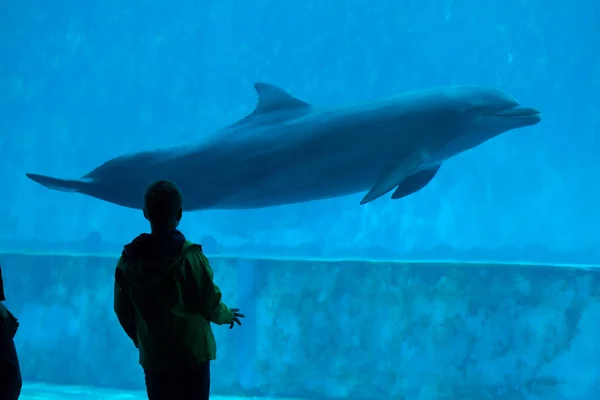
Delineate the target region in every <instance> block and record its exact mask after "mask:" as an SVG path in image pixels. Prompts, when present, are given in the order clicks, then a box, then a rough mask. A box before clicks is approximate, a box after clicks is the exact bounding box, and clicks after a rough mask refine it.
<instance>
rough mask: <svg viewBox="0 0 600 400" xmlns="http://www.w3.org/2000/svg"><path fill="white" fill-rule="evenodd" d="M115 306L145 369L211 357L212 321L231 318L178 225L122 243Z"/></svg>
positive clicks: (213, 348)
mask: <svg viewBox="0 0 600 400" xmlns="http://www.w3.org/2000/svg"><path fill="white" fill-rule="evenodd" d="M114 308H115V313H116V314H117V317H118V319H119V322H120V323H121V326H122V327H123V329H124V330H125V332H126V333H127V335H129V337H130V338H131V339H132V340H133V342H134V344H135V345H136V347H137V348H138V349H139V352H140V364H141V365H142V367H143V368H144V369H146V370H157V371H161V370H169V369H172V368H182V367H183V368H185V367H188V366H189V367H192V366H195V365H198V364H201V363H204V362H206V361H210V360H214V359H215V358H216V344H215V337H214V334H213V332H212V329H211V326H210V323H211V322H213V323H215V324H218V325H222V324H229V323H231V322H232V320H233V313H232V312H231V310H230V309H229V308H228V307H227V306H226V305H225V304H224V303H223V302H222V301H221V291H220V289H219V288H218V286H216V285H215V284H214V282H213V271H212V269H211V267H210V264H209V262H208V259H207V258H206V257H205V256H204V254H203V253H202V247H201V246H199V245H196V244H193V243H191V242H189V241H187V240H185V237H184V236H183V234H181V232H179V231H177V230H175V231H170V232H165V233H160V234H142V235H140V236H138V237H137V238H136V239H135V240H133V241H132V242H131V243H130V244H128V245H126V246H125V248H124V250H123V253H122V255H121V258H120V259H119V262H118V263H117V267H116V270H115V293H114Z"/></svg>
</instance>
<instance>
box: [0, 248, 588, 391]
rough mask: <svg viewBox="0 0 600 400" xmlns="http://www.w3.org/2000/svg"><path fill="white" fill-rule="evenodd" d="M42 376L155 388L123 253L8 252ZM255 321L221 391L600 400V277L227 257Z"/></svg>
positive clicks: (26, 361) (33, 363)
mask: <svg viewBox="0 0 600 400" xmlns="http://www.w3.org/2000/svg"><path fill="white" fill-rule="evenodd" d="M1 260H2V265H3V270H4V275H5V285H6V292H7V297H8V298H9V302H8V306H9V307H10V308H11V310H12V311H13V312H14V313H15V314H16V315H17V317H18V318H19V319H20V322H21V328H20V330H19V332H18V336H17V345H18V349H19V355H20V358H21V364H22V372H23V375H24V378H25V379H26V380H30V381H40V382H49V383H50V382H51V383H69V384H79V385H101V386H111V387H120V388H143V375H142V371H141V369H140V367H139V365H137V353H136V349H135V348H134V347H133V345H132V344H131V342H130V341H129V339H128V338H127V337H126V335H125V334H124V333H123V332H122V331H121V329H120V326H119V324H118V322H117V320H116V318H115V316H114V314H113V311H112V283H113V273H114V264H115V262H116V260H115V259H113V258H102V257H75V256H47V255H11V254H5V255H2V257H1ZM212 263H213V267H214V270H215V275H216V280H217V282H218V283H219V284H220V286H221V288H222V290H223V293H224V300H225V301H226V303H227V304H228V305H230V306H232V307H233V306H238V307H240V308H241V309H242V310H243V311H244V313H245V314H246V316H247V318H246V321H245V323H244V326H242V327H241V328H238V327H236V328H235V329H233V330H229V329H228V328H227V327H215V329H214V330H215V333H216V336H217V343H218V355H217V357H218V360H217V361H216V362H214V363H213V366H212V373H213V376H212V390H213V392H214V393H221V394H240V393H244V394H247V395H255V396H260V395H277V396H295V397H313V398H348V399H372V398H379V399H386V398H394V399H418V400H434V399H435V400H443V399H456V398H460V399H464V400H476V399H477V400H482V399H485V400H488V399H494V400H497V399H511V400H518V399H569V400H571V399H573V400H579V399H581V400H584V399H586V400H587V399H592V398H600V345H599V344H598V340H597V334H598V332H599V329H600V270H598V271H596V270H584V269H566V268H551V267H531V266H507V265H475V264H473V265H459V264H406V263H404V264H403V263H369V262H359V261H343V262H342V261H340V262H324V261H294V260H248V259H237V258H213V259H212Z"/></svg>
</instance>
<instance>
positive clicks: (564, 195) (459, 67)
mask: <svg viewBox="0 0 600 400" xmlns="http://www.w3.org/2000/svg"><path fill="white" fill-rule="evenodd" d="M599 27H600V2H598V1H594V0H573V1H571V2H552V1H542V0H502V1H500V0H480V1H465V0H441V1H440V0H420V1H416V0H401V1H393V0H380V1H367V0H321V1H316V0H303V1H300V0H265V1H259V0H248V1H234V0H220V1H206V0H193V1H192V0H180V1H178V2H175V3H169V2H164V1H163V2H159V1H152V0H130V1H127V2H122V1H115V0H106V1H96V2H92V1H73V0H56V1H52V2H49V1H41V0H29V1H24V2H18V1H7V2H4V3H2V4H1V5H0V160H1V162H0V182H2V185H3V189H2V196H0V227H1V228H2V229H0V250H2V251H4V252H5V253H21V254H23V253H32V252H40V253H44V254H47V253H52V252H59V253H73V254H83V253H86V254H89V253H101V254H105V255H106V254H110V255H115V256H116V255H118V254H119V251H120V248H121V246H122V245H123V244H124V243H126V242H128V241H129V240H130V239H131V238H133V237H134V236H136V235H137V234H138V233H139V232H140V231H144V230H146V229H147V228H146V221H145V220H144V219H143V218H142V216H141V213H140V212H139V211H136V210H129V209H125V208H121V207H118V206H115V205H112V204H108V203H105V202H102V201H99V200H96V199H92V198H89V197H85V196H80V195H77V194H70V193H59V192H54V191H50V190H47V189H45V188H43V187H41V186H39V185H37V184H35V183H33V182H31V181H29V180H28V179H26V178H25V173H26V172H36V173H41V174H47V175H52V176H60V177H66V178H76V177H79V176H81V175H83V174H85V173H87V172H88V171H89V170H91V169H93V168H95V167H96V166H98V165H100V164H101V163H103V162H104V161H106V160H108V159H110V158H112V157H115V156H118V155H120V154H123V153H126V152H134V151H141V150H147V149H152V148H156V147H166V146H170V145H174V144H181V143H186V142H200V141H202V140H203V138H205V137H206V136H207V135H208V134H210V133H212V132H213V131H215V130H217V129H219V128H221V127H223V126H225V125H227V124H230V123H232V122H235V121H237V120H238V119H240V118H242V117H244V116H245V115H247V114H248V113H250V112H251V111H252V110H253V108H254V106H255V102H256V94H255V92H254V89H253V83H254V82H257V81H264V82H270V83H273V84H276V85H278V86H280V87H282V88H285V89H286V90H288V91H289V92H290V93H292V94H293V95H295V96H296V97H298V98H301V99H303V100H305V101H307V102H310V103H312V104H316V105H332V106H333V105H344V104H351V103H355V102H361V101H367V100H372V99H375V98H379V97H385V96H391V95H393V94H396V93H399V92H403V91H408V90H414V89H422V88H426V87H430V86H437V85H454V84H469V85H483V86H492V87H497V88H500V89H503V90H505V91H507V92H509V93H511V94H513V95H514V96H516V97H517V98H518V99H519V100H520V101H521V102H522V103H523V104H525V105H531V106H534V107H536V108H538V109H540V110H541V111H542V122H541V123H540V124H539V125H536V126H533V127H528V128H524V129H519V130H516V131H512V132H508V133H506V134H503V135H501V136H499V137H497V138H495V139H493V140H491V141H489V142H487V143H485V144H484V145H482V146H480V147H478V148H476V149H474V150H472V151H469V152H467V153H464V154H461V155H460V156H458V157H456V158H455V159H452V160H450V161H448V162H446V163H444V165H443V166H442V168H441V170H440V172H439V174H438V175H437V176H436V178H435V179H434V181H433V182H432V183H431V184H430V185H429V186H427V187H426V188H425V189H424V190H422V191H420V192H418V193H416V194H415V195H413V196H410V197H408V198H405V199H403V200H401V201H392V200H390V199H389V196H385V197H384V198H382V199H379V200H377V201H375V202H373V203H371V204H368V205H366V206H359V204H358V203H359V201H360V198H361V194H359V195H356V196H349V197H344V198H339V199H331V200H326V201H319V202H312V203H306V204H297V205H291V206H285V207H274V208H267V209H260V210H244V211H219V212H196V213H190V214H187V215H185V218H184V219H183V222H182V226H181V228H182V230H183V231H184V232H185V233H186V234H187V235H188V237H190V238H191V239H193V240H195V241H198V242H202V243H203V244H204V245H205V249H207V252H209V253H210V254H211V255H218V254H228V255H231V254H234V255H240V256H256V255H260V256H264V257H269V258H304V259H309V258H310V259H324V258H327V259H331V258H336V259H343V260H345V259H356V258H360V259H366V260H381V259H387V260H390V259H392V260H407V259H412V260H414V259H419V260H454V261H458V262H460V261H482V260H483V261H503V262H507V263H517V264H528V263H529V264H531V263H534V264H535V263H537V264H553V265H555V264H563V265H570V266H573V265H581V264H586V265H587V264H591V265H597V264H598V263H599V260H600V236H599V235H598V234H597V231H598V228H597V227H598V226H599V225H600V207H599V206H598V204H600V185H598V183H597V182H598V171H600V164H599V162H598V153H599V152H600V135H599V130H600V57H598V56H597V55H596V53H597V49H598V48H600V28H599ZM376 156H377V155H374V157H376ZM199 179H202V177H199ZM43 267H44V266H40V268H43ZM9 268H10V267H9ZM17 268H19V266H14V265H13V267H12V272H11V273H12V276H13V277H15V276H17V274H15V273H14V271H16V270H17ZM260 277H261V272H260V270H258V269H257V268H256V266H253V265H250V264H243V263H242V264H240V266H239V273H238V275H237V278H236V279H238V281H236V282H237V283H236V288H237V291H235V295H236V296H237V297H236V298H237V299H238V301H240V302H242V303H243V304H249V305H250V307H253V308H254V307H257V308H254V309H255V310H256V313H257V314H260V313H261V312H262V313H263V314H261V315H263V316H264V315H265V314H264V312H265V311H264V310H262V311H261V310H259V308H260V307H261V305H259V302H257V300H256V297H257V295H256V292H257V287H260V286H261V285H263V284H265V282H264V280H261V279H260ZM53 278H54V279H55V281H53V283H52V284H53V285H54V284H56V285H59V283H60V282H62V278H60V277H57V276H53ZM109 278H110V277H109ZM11 279H13V278H11ZM14 279H16V278H14ZM48 279H49V278H48ZM82 279H83V280H90V279H92V278H89V277H87V276H85V277H84V278H82ZM569 279H570V278H565V282H566V283H565V287H569V289H568V290H566V289H565V293H567V292H568V294H567V295H565V296H567V297H568V296H570V297H569V298H573V297H577V298H578V299H579V298H583V297H585V298H592V297H593V296H595V294H589V295H588V294H585V293H584V294H581V293H576V294H573V293H572V292H573V290H574V289H571V286H569V285H570V284H571V283H573V282H575V281H572V280H569ZM57 282H59V283H57ZM86 282H87V281H86ZM107 282H108V281H107ZM577 282H578V283H577V284H574V285H575V286H574V287H578V286H577V285H578V284H580V282H579V281H577ZM38 283H39V284H40V286H43V285H42V283H41V282H38ZM388 283H389V282H387V283H385V284H388ZM389 284H390V285H391V283H389ZM59 286H60V285H59ZM59 289H60V290H63V291H67V292H68V290H70V289H72V288H68V287H67V288H59ZM59 289H56V290H57V293H62V292H60V290H59ZM299 289H302V288H299ZM304 289H307V290H308V289H310V288H304ZM388 289H389V288H388ZM340 290H341V289H340ZM557 290H558V289H557ZM341 291H342V292H343V290H341ZM7 292H8V293H9V294H10V288H7ZM81 296H83V297H85V294H81ZM9 297H10V296H9ZM557 298H558V297H557ZM594 299H595V297H594ZM9 300H10V298H9ZM578 301H579V300H578ZM581 301H583V300H581ZM57 302H58V303H60V302H59V301H58V300H57ZM58 303H57V304H51V305H48V307H49V308H50V309H51V310H62V308H61V307H63V305H61V304H58ZM594 304H595V303H594ZM14 306H15V307H17V308H18V309H26V310H27V309H30V308H27V307H28V306H25V305H23V304H15V305H14ZM36 307H37V306H36ZM81 307H83V306H81ZM364 307H368V305H366V304H365V305H364ZM32 309H34V310H37V309H38V308H35V307H33V308H32ZM39 309H40V310H42V308H39ZM57 313H58V311H57ZM34 314H35V313H31V314H26V315H19V317H20V318H21V319H22V320H23V319H25V320H26V319H27V318H28V317H31V318H33V317H34V316H35V317H36V318H37V317H39V318H37V319H35V320H36V321H40V323H45V324H49V323H50V322H49V321H48V319H50V318H45V317H44V316H43V315H42V314H43V312H42V311H40V315H38V314H35V315H34ZM52 315H54V314H52ZM561 315H562V314H561ZM264 318H267V317H264ZM113 322H114V321H113ZM79 323H81V321H74V322H73V325H77V324H79ZM367 323H370V321H369V322H367V321H365V324H367ZM256 324H258V322H256V321H251V322H249V329H248V331H247V332H248V333H247V337H248V338H249V339H248V340H249V343H254V342H257V341H258V342H260V340H261V336H260V335H261V332H260V330H259V328H258V325H256ZM25 325H27V323H25ZM30 326H31V325H30ZM595 328H596V327H595V326H592V327H591V328H589V329H592V330H593V329H595ZM597 328H598V329H600V326H598V327H597ZM40 329H41V328H40ZM61 329H62V328H61ZM64 329H66V330H68V329H67V328H64ZM69 329H75V328H72V327H70V328H69ZM507 329H508V328H507ZM548 329H550V328H548ZM550 330H551V329H550ZM23 334H24V335H28V337H30V338H31V337H38V336H39V337H40V340H41V341H44V343H49V342H51V341H57V342H58V341H64V340H66V339H65V337H64V334H63V331H61V330H58V329H56V330H48V331H47V332H42V331H41V330H40V331H35V332H33V331H30V332H29V333H23ZM393 334H394V332H391V333H390V335H393ZM236 335H240V337H241V336H242V333H239V334H238V333H236ZM586 335H587V334H586ZM240 337H237V339H240V340H241V338H240ZM244 337H246V336H244ZM586 337H589V336H586ZM580 345H581V344H580ZM92 346H93V345H92ZM581 346H582V348H586V347H585V346H584V345H581ZM594 349H595V351H598V350H597V349H596V348H595V347H594ZM239 351H240V354H242V356H243V357H247V358H255V357H257V353H258V352H259V351H258V350H257V348H256V347H253V346H252V345H243V346H241V347H240V349H239ZM594 354H595V353H594ZM132 357H135V355H133V354H132ZM82 360H83V359H82ZM82 362H83V361H82ZM85 362H89V360H88V361H85ZM565 368H567V367H565ZM573 368H574V367H573ZM586 368H587V370H588V372H589V371H594V372H593V373H592V375H594V374H596V375H597V376H599V377H600V369H598V366H597V365H596V364H593V365H591V364H590V365H587V367H586ZM236 373H237V374H239V377H240V378H239V382H238V383H239V385H241V387H243V388H246V389H247V390H253V389H254V386H253V385H254V383H253V382H255V380H256V379H257V378H256V377H255V376H254V375H253V372H252V371H250V372H248V370H238V371H237V372H236ZM34 378H35V377H27V376H26V379H28V380H31V381H35V379H34ZM388 378H389V377H387V378H386V379H388ZM592 378H593V377H592ZM592 378H590V379H592ZM136 379H137V378H136ZM389 379H392V378H389ZM592 380H593V379H592ZM599 385H600V383H599ZM31 390H32V389H28V391H26V394H25V395H24V398H25V399H33V398H44V397H35V396H36V395H35V394H33V392H32V391H31ZM36 390H37V389H36ZM40 390H49V391H50V392H51V391H52V390H54V389H52V390H51V389H40ZM571 393H574V392H571ZM586 393H587V392H586ZM54 396H55V397H54V398H63V397H60V396H62V395H54ZM56 396H58V397H56ZM64 396H65V397H64V398H68V397H67V395H64ZM540 396H541V395H540ZM565 396H566V395H565ZM49 398H50V397H49ZM89 398H92V397H89ZM540 398H542V397H540ZM565 398H569V399H571V398H573V399H575V398H577V399H578V400H579V398H578V397H576V396H575V394H573V395H572V397H569V396H567V397H565Z"/></svg>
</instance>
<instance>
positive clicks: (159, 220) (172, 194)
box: [144, 181, 183, 232]
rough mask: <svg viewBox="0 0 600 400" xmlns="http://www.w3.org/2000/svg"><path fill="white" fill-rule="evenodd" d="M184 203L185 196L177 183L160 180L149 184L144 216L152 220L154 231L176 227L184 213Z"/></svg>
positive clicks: (151, 225) (145, 196) (145, 197)
mask: <svg viewBox="0 0 600 400" xmlns="http://www.w3.org/2000/svg"><path fill="white" fill-rule="evenodd" d="M182 204H183V196H182V194H181V190H179V188H178V187H177V185H176V184H175V183H173V182H169V181H158V182H155V183H153V184H151V185H150V186H148V189H146V194H145V195H144V217H146V219H147V220H148V221H149V222H150V227H151V228H152V232H158V231H168V230H173V229H176V228H177V226H179V222H180V221H181V217H182V215H183V208H182Z"/></svg>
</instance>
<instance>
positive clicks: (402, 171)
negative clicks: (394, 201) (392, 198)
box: [360, 155, 421, 205]
mask: <svg viewBox="0 0 600 400" xmlns="http://www.w3.org/2000/svg"><path fill="white" fill-rule="evenodd" d="M420 163H421V160H420V157H418V156H417V155H414V156H413V157H409V158H407V159H404V160H399V161H394V162H392V163H390V164H389V165H388V166H387V168H386V169H385V171H384V173H383V175H382V176H381V178H379V180H378V181H377V183H375V185H374V186H373V187H372V188H371V190H369V193H367V194H366V195H365V197H363V199H362V200H361V202H360V204H361V205H363V204H367V203H369V202H371V201H373V200H375V199H377V198H379V197H381V196H383V195H384V194H386V193H388V192H389V191H390V190H392V189H393V188H395V187H396V186H398V185H400V184H401V183H402V182H403V181H404V180H405V179H406V178H407V177H408V176H409V175H410V174H412V173H413V172H414V171H415V170H416V169H417V167H418V166H419V164H420Z"/></svg>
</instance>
